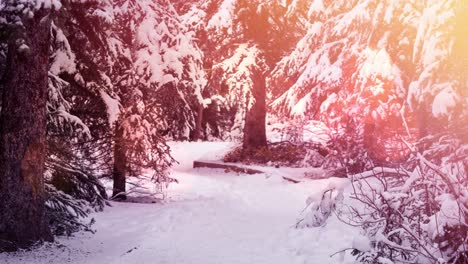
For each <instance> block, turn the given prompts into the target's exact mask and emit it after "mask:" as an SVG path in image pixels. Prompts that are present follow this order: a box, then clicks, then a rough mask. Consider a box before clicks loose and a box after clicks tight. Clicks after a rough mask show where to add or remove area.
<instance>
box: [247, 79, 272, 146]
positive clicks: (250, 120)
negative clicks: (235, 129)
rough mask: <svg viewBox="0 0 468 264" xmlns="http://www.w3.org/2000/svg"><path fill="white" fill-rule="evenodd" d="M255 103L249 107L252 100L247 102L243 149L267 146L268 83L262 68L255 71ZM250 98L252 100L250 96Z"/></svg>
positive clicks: (253, 94)
mask: <svg viewBox="0 0 468 264" xmlns="http://www.w3.org/2000/svg"><path fill="white" fill-rule="evenodd" d="M253 74H254V79H253V89H252V96H253V100H254V102H253V104H252V105H251V107H250V108H249V105H250V104H251V102H247V110H246V113H245V125H244V139H243V145H242V149H243V150H244V151H249V150H252V149H258V148H262V147H265V148H266V147H267V139H266V128H265V122H266V102H265V100H266V84H265V76H264V74H262V72H261V71H260V70H255V71H254V72H253ZM249 100H252V98H250V99H249Z"/></svg>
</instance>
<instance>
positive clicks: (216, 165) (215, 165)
mask: <svg viewBox="0 0 468 264" xmlns="http://www.w3.org/2000/svg"><path fill="white" fill-rule="evenodd" d="M193 167H194V168H210V169H224V171H226V172H230V171H233V172H237V173H246V174H261V173H265V172H263V171H261V170H257V169H252V168H247V167H242V166H238V165H233V164H226V163H221V162H216V161H197V160H196V161H194V162H193ZM282 177H283V179H284V180H286V181H289V182H292V183H300V182H301V181H300V180H297V179H293V178H290V177H286V176H282Z"/></svg>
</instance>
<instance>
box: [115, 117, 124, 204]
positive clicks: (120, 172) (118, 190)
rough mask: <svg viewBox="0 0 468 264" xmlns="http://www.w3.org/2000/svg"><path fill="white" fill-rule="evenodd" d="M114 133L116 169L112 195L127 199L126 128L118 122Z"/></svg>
mask: <svg viewBox="0 0 468 264" xmlns="http://www.w3.org/2000/svg"><path fill="white" fill-rule="evenodd" d="M115 129H116V131H115V135H114V137H115V138H114V169H113V172H112V178H113V181H114V188H113V193H112V197H113V199H116V200H126V199H127V195H126V188H125V184H126V174H127V151H126V147H125V146H126V145H125V140H124V129H123V128H122V127H121V126H120V125H119V124H118V123H116V128H115Z"/></svg>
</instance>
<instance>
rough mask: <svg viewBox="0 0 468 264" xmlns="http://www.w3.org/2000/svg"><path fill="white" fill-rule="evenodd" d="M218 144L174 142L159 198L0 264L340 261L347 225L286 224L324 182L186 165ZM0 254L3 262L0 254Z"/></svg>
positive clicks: (122, 208) (112, 212)
mask: <svg viewBox="0 0 468 264" xmlns="http://www.w3.org/2000/svg"><path fill="white" fill-rule="evenodd" d="M226 146H227V145H226V143H211V144H209V143H208V144H207V143H204V145H201V143H195V144H194V143H192V144H189V143H182V144H177V145H175V146H174V156H175V157H176V158H177V159H179V160H180V161H182V162H181V164H180V165H178V166H177V167H176V168H175V170H174V172H173V174H172V176H173V177H176V178H177V179H179V181H180V184H177V185H173V186H172V187H171V189H170V190H169V196H170V201H169V202H167V203H164V204H130V203H114V204H113V207H111V208H106V210H105V211H104V212H102V213H97V214H95V215H94V217H95V218H96V220H97V223H96V225H95V229H97V230H98V231H97V233H96V234H94V235H93V234H89V233H79V234H76V235H75V236H74V237H71V238H61V239H59V240H58V242H56V243H54V244H52V245H47V246H43V247H41V248H40V249H38V250H36V251H34V252H21V253H17V254H14V255H6V254H3V255H2V254H0V263H109V264H110V263H113V264H114V263H157V264H184V263H187V264H243V263H245V264H263V263H268V264H275V263H278V264H287V263H317V264H320V263H342V261H341V260H340V256H337V257H334V258H330V257H329V256H330V255H331V254H333V253H335V252H336V251H339V250H341V249H343V248H347V247H349V246H350V243H351V241H352V236H353V234H355V232H356V231H355V230H353V229H352V228H350V227H347V226H344V225H343V224H342V223H340V222H339V221H338V220H336V219H334V218H333V219H330V222H329V223H328V224H327V225H326V226H325V227H322V228H315V229H300V230H298V229H294V228H292V226H293V225H294V224H295V222H296V218H297V217H298V215H299V213H300V211H301V210H302V209H303V207H304V205H305V204H304V201H305V200H306V198H307V196H308V195H310V194H312V193H314V192H319V191H320V190H321V189H323V188H325V187H326V185H327V184H328V182H329V180H320V181H313V182H312V181H310V182H306V183H302V184H291V183H287V182H285V181H283V180H282V179H281V177H279V176H275V175H268V176H265V175H249V176H246V175H236V174H232V173H229V174H225V173H224V172H222V171H216V170H214V171H213V170H209V169H202V170H193V169H191V162H192V160H193V159H197V158H200V157H204V158H206V157H208V158H214V157H216V156H218V155H219V154H220V153H222V152H224V151H225V149H226ZM2 259H3V260H2Z"/></svg>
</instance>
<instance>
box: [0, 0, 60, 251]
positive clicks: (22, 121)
mask: <svg viewBox="0 0 468 264" xmlns="http://www.w3.org/2000/svg"><path fill="white" fill-rule="evenodd" d="M35 4H36V3H35V2H34V1H29V2H25V4H22V5H20V4H18V3H17V2H16V1H7V2H5V3H2V5H0V12H1V13H0V17H1V18H2V19H4V21H3V22H2V24H1V25H0V26H1V29H2V32H7V36H6V39H7V45H8V51H7V54H6V65H5V70H4V72H3V75H2V77H1V78H2V109H1V115H0V168H1V176H0V199H1V200H2V202H1V203H0V251H4V250H7V251H8V250H15V249H16V248H18V247H20V248H23V247H28V246H31V245H33V244H34V243H36V242H39V241H44V240H45V241H51V240H52V235H51V232H50V228H49V226H48V221H47V217H46V214H45V199H46V197H45V189H44V178H43V174H44V165H45V154H46V145H45V141H46V104H47V87H48V85H47V83H48V74H47V73H48V65H49V63H48V60H49V47H50V34H49V32H50V30H51V22H52V16H53V13H54V10H56V9H59V8H60V5H59V4H57V3H55V2H54V4H53V5H52V6H49V7H41V6H40V5H35ZM5 21H6V23H5ZM3 30H6V31H3Z"/></svg>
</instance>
